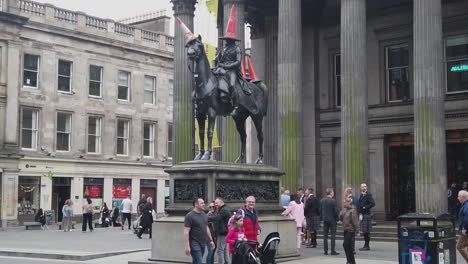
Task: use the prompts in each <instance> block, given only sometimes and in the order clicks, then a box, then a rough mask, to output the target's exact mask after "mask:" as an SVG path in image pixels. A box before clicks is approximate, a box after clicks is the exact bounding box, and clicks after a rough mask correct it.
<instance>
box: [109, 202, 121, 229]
mask: <svg viewBox="0 0 468 264" xmlns="http://www.w3.org/2000/svg"><path fill="white" fill-rule="evenodd" d="M119 216H120V210H119V207H118V206H117V202H114V208H112V213H111V224H112V226H113V227H118V226H121V224H120V223H119Z"/></svg>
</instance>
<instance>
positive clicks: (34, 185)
mask: <svg viewBox="0 0 468 264" xmlns="http://www.w3.org/2000/svg"><path fill="white" fill-rule="evenodd" d="M40 201H41V177H32V176H31V177H30V176H19V177H18V219H19V220H23V221H31V220H27V219H28V218H29V219H31V218H30V217H31V216H34V215H35V214H36V213H37V210H39V208H41V206H40Z"/></svg>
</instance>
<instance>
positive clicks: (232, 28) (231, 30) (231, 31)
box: [219, 5, 239, 41]
mask: <svg viewBox="0 0 468 264" xmlns="http://www.w3.org/2000/svg"><path fill="white" fill-rule="evenodd" d="M236 21H237V19H236V6H235V5H232V7H231V15H230V16H229V20H228V23H227V26H226V33H225V34H224V36H222V37H219V39H224V40H227V39H231V40H236V41H239V39H238V38H237V37H236Z"/></svg>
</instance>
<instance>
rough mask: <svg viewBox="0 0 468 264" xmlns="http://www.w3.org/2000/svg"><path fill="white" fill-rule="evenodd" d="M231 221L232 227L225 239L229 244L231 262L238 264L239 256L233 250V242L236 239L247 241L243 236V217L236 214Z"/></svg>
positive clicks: (234, 242)
mask: <svg viewBox="0 0 468 264" xmlns="http://www.w3.org/2000/svg"><path fill="white" fill-rule="evenodd" d="M231 221H232V223H231V225H232V226H233V228H231V229H230V230H229V233H228V234H227V236H226V240H225V241H226V243H227V244H228V245H229V254H230V255H231V258H232V264H238V263H239V262H240V258H239V256H238V254H236V253H235V252H234V249H235V244H236V242H237V241H247V238H246V237H245V229H244V217H242V215H238V214H236V215H235V216H234V217H233V218H232V220H231Z"/></svg>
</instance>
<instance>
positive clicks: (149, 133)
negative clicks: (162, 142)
mask: <svg viewBox="0 0 468 264" xmlns="http://www.w3.org/2000/svg"><path fill="white" fill-rule="evenodd" d="M154 135H155V124H154V123H144V124H143V156H144V157H148V158H154V138H155V136H154Z"/></svg>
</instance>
